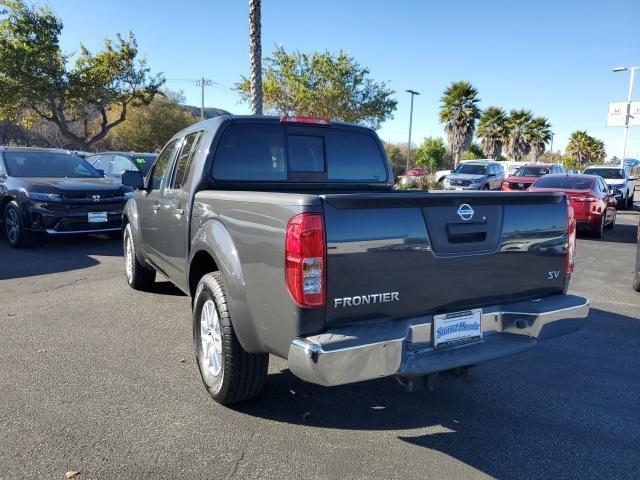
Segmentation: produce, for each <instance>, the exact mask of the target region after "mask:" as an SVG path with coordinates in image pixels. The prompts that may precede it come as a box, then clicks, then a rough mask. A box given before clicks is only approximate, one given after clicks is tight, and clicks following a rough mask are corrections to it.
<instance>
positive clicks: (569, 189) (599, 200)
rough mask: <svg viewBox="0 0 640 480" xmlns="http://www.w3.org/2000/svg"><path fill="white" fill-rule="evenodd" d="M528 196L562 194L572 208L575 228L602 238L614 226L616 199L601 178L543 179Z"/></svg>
mask: <svg viewBox="0 0 640 480" xmlns="http://www.w3.org/2000/svg"><path fill="white" fill-rule="evenodd" d="M529 191H530V192H563V193H566V194H567V196H568V197H569V203H570V205H571V206H572V207H573V211H574V215H575V219H576V227H577V228H578V229H579V230H589V231H590V232H591V233H592V234H593V235H594V236H595V237H596V238H601V237H602V233H603V230H604V229H605V228H613V227H614V225H615V223H616V198H615V196H614V195H613V192H612V191H611V190H610V189H609V188H608V187H607V185H606V184H605V183H604V180H602V178H601V177H598V176H595V175H545V176H544V177H541V178H539V179H538V180H537V181H536V183H534V184H533V185H532V186H531V188H529Z"/></svg>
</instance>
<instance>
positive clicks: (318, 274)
mask: <svg viewBox="0 0 640 480" xmlns="http://www.w3.org/2000/svg"><path fill="white" fill-rule="evenodd" d="M123 183H125V184H126V185H129V186H132V187H134V188H136V189H137V190H136V192H135V194H134V197H133V198H132V199H131V200H130V201H129V202H128V203H127V205H126V207H125V211H124V214H123V227H124V229H125V230H124V249H125V267H126V277H127V281H128V283H129V285H130V286H131V287H133V288H135V289H141V290H145V289H149V288H151V286H152V284H153V282H154V279H155V275H156V271H158V272H161V273H162V274H163V275H165V276H166V277H167V278H169V279H170V280H171V282H173V283H174V284H175V285H176V286H177V287H178V288H180V289H181V290H182V291H184V292H185V293H187V294H188V295H190V296H191V298H192V305H193V308H192V310H193V339H194V344H195V351H196V358H197V363H198V366H199V369H200V373H201V375H202V379H203V382H204V384H205V386H206V388H207V390H208V391H209V393H210V394H211V395H212V396H213V398H214V399H215V400H216V401H218V402H220V403H225V404H229V403H234V402H239V401H242V400H245V399H247V398H249V397H252V396H254V395H256V394H257V393H258V392H259V391H260V389H261V387H262V385H263V382H264V380H265V377H266V375H267V366H268V358H269V357H268V356H269V354H273V355H277V356H279V357H282V358H285V359H287V361H288V365H289V369H290V370H291V372H292V373H293V374H295V375H297V376H298V377H300V378H301V379H303V380H306V381H308V382H312V383H316V384H319V385H325V386H332V385H340V384H346V383H352V382H359V381H362V380H369V379H375V378H381V377H387V376H395V377H397V378H398V379H399V380H400V381H401V383H405V384H406V385H409V386H414V387H415V386H416V385H418V384H420V383H421V382H422V381H423V379H424V378H425V377H429V378H432V375H435V374H437V373H438V372H442V371H447V370H453V369H456V370H458V371H459V369H460V368H465V367H467V366H470V365H474V364H477V363H478V362H482V361H485V360H489V359H493V358H498V357H503V356H506V355H511V354H515V353H519V352H522V351H524V350H527V349H528V348H531V347H533V346H534V345H535V344H536V343H537V342H538V341H539V340H543V339H547V338H551V337H557V336H559V335H562V334H565V333H568V332H572V331H575V330H577V329H579V328H580V327H581V325H582V324H583V322H584V319H585V317H586V315H587V313H588V308H589V307H588V301H587V300H586V299H584V298H581V297H577V296H573V295H568V294H567V287H568V284H569V279H570V275H571V272H572V271H573V258H574V251H575V222H574V221H573V218H572V210H571V208H568V205H567V199H566V197H565V196H564V195H563V194H556V193H527V192H522V193H500V192H442V193H430V192H420V191H415V192H412V191H394V190H392V186H393V175H392V173H391V168H390V166H389V162H388V161H387V159H386V157H385V154H384V150H383V148H382V145H381V142H380V140H379V139H378V137H377V136H376V134H375V133H374V132H373V131H372V130H369V129H367V128H363V127H359V126H355V125H349V124H344V123H336V122H328V121H325V120H316V119H310V118H300V117H282V118H274V117H252V116H246V117H243V116H230V115H225V116H220V117H216V118H213V119H210V120H206V121H204V122H201V123H198V124H196V125H193V126H191V127H189V128H187V129H185V130H183V131H181V132H180V133H178V134H176V135H175V136H174V137H173V138H172V139H171V140H170V141H169V143H168V144H167V145H166V146H165V148H164V150H163V151H162V153H161V154H160V156H159V158H158V160H157V162H156V163H155V165H154V167H153V169H152V171H151V172H150V174H149V175H148V176H147V177H146V179H145V180H143V178H142V176H141V174H140V173H139V172H133V171H131V172H125V174H124V175H123Z"/></svg>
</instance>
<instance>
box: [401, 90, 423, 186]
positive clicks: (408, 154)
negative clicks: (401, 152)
mask: <svg viewBox="0 0 640 480" xmlns="http://www.w3.org/2000/svg"><path fill="white" fill-rule="evenodd" d="M406 92H407V93H409V94H411V110H410V113H409V145H408V146H409V149H408V151H407V168H406V169H405V171H404V173H405V175H406V173H407V172H408V171H409V164H410V163H411V127H412V124H413V97H414V96H415V95H420V93H418V92H416V91H415V90H407V91H406Z"/></svg>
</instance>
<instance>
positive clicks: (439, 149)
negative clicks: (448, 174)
mask: <svg viewBox="0 0 640 480" xmlns="http://www.w3.org/2000/svg"><path fill="white" fill-rule="evenodd" d="M446 153H447V149H446V147H445V146H444V141H443V140H442V138H434V137H428V138H425V139H424V142H422V145H420V146H419V147H418V149H417V150H416V156H415V162H416V165H418V166H420V167H425V168H428V169H429V170H430V171H434V170H437V169H438V168H439V167H443V166H444V163H445V155H446Z"/></svg>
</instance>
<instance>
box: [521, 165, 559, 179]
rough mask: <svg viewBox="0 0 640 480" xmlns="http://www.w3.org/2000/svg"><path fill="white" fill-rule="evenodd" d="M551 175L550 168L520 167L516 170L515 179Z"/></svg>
mask: <svg viewBox="0 0 640 480" xmlns="http://www.w3.org/2000/svg"><path fill="white" fill-rule="evenodd" d="M549 173H551V168H550V167H520V168H519V169H518V170H516V173H515V176H516V177H541V176H543V175H548V174H549Z"/></svg>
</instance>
